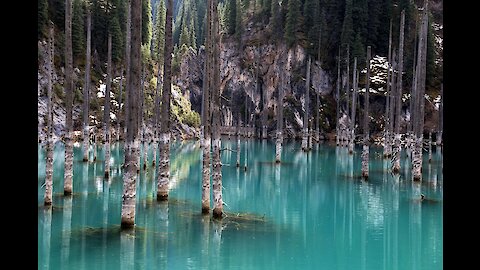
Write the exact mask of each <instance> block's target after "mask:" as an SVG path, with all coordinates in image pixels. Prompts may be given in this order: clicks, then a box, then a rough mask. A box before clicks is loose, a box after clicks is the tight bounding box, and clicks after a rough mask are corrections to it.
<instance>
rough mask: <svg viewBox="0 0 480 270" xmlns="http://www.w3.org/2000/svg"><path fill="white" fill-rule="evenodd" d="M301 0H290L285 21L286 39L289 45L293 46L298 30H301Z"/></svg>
mask: <svg viewBox="0 0 480 270" xmlns="http://www.w3.org/2000/svg"><path fill="white" fill-rule="evenodd" d="M300 8H301V2H300V0H288V7H287V20H286V22H285V34H284V37H285V40H286V41H287V45H288V46H292V45H293V43H295V41H296V40H297V36H296V35H297V32H298V31H299V30H300V26H301V25H300V16H301V12H300Z"/></svg>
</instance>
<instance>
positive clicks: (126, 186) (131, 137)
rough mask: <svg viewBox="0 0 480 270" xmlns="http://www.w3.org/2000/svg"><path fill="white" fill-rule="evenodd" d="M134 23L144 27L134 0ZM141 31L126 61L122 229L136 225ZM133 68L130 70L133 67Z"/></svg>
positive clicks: (133, 37)
mask: <svg viewBox="0 0 480 270" xmlns="http://www.w3.org/2000/svg"><path fill="white" fill-rule="evenodd" d="M130 10H131V16H132V19H131V22H132V28H133V29H141V28H142V19H141V18H142V17H141V16H142V1H141V0H131V9H130ZM140 45H141V32H140V31H133V33H132V35H131V47H130V57H131V59H130V60H128V59H127V63H128V65H129V66H127V70H128V73H129V74H128V75H127V87H126V93H127V95H128V97H129V103H128V107H129V111H130V113H129V114H127V118H126V119H125V120H126V127H127V134H126V137H125V167H124V174H123V192H122V193H123V196H122V214H121V215H122V218H121V227H122V228H131V227H133V226H135V202H136V178H137V170H138V166H139V164H138V162H137V156H138V152H139V149H140V147H139V140H138V117H137V108H138V91H139V89H140V76H141V74H140V73H141V52H140ZM130 66H131V67H130Z"/></svg>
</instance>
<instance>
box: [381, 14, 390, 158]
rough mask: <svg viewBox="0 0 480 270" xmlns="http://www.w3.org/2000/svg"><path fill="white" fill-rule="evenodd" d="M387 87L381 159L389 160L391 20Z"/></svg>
mask: <svg viewBox="0 0 480 270" xmlns="http://www.w3.org/2000/svg"><path fill="white" fill-rule="evenodd" d="M387 63H388V64H387V85H386V89H387V90H386V97H385V100H386V101H385V105H386V106H385V120H386V121H385V132H384V134H385V138H384V141H385V143H384V149H383V157H384V158H389V157H390V155H391V150H392V148H391V142H390V123H391V122H392V118H391V117H390V107H391V104H390V101H391V98H390V97H391V95H392V94H391V89H390V85H391V83H390V81H391V77H390V72H391V71H390V69H391V67H392V20H390V32H389V34H388V60H387Z"/></svg>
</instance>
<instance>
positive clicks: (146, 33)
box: [142, 0, 152, 48]
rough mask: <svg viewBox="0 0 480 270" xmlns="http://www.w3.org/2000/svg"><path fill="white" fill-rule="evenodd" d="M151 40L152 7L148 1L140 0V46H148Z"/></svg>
mask: <svg viewBox="0 0 480 270" xmlns="http://www.w3.org/2000/svg"><path fill="white" fill-rule="evenodd" d="M151 40H152V7H151V5H150V0H142V44H146V45H148V48H150V42H151Z"/></svg>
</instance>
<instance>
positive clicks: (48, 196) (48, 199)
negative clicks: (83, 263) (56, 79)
mask: <svg viewBox="0 0 480 270" xmlns="http://www.w3.org/2000/svg"><path fill="white" fill-rule="evenodd" d="M53 30H54V28H53V23H51V24H50V28H49V44H48V60H47V61H48V62H47V64H48V70H47V72H48V74H47V80H48V86H47V87H48V88H47V99H48V104H47V106H48V109H47V161H46V166H45V167H46V168H45V195H44V198H43V201H44V204H45V205H51V204H52V192H53V186H52V185H53V149H54V144H53V138H52V125H53V110H52V106H53V100H52V72H53V66H54V62H53V56H54V32H53ZM49 239H50V238H49ZM49 241H50V240H49Z"/></svg>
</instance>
